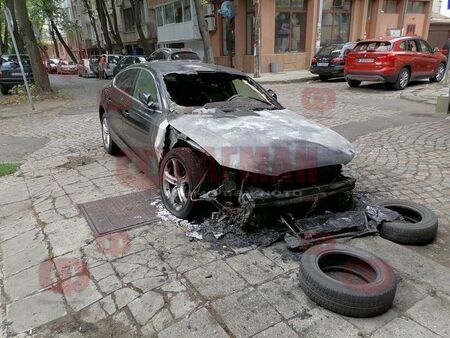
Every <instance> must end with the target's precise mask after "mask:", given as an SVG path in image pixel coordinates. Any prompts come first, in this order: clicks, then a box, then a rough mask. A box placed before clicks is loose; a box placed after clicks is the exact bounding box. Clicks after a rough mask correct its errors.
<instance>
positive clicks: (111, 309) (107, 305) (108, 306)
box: [99, 295, 117, 315]
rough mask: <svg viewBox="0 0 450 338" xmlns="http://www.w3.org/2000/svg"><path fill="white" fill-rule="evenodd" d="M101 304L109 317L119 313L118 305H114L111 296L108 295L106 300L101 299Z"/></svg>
mask: <svg viewBox="0 0 450 338" xmlns="http://www.w3.org/2000/svg"><path fill="white" fill-rule="evenodd" d="M99 304H100V305H101V307H102V308H103V310H105V312H106V313H107V314H108V315H112V314H114V313H115V312H116V311H117V307H116V304H115V303H114V300H113V299H112V296H111V295H108V296H106V297H105V298H102V299H100V300H99Z"/></svg>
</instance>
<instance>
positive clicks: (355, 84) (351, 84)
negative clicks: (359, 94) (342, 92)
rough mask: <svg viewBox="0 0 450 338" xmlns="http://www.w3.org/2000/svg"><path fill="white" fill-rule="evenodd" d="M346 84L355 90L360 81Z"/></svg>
mask: <svg viewBox="0 0 450 338" xmlns="http://www.w3.org/2000/svg"><path fill="white" fill-rule="evenodd" d="M347 84H348V85H349V86H350V87H352V88H356V87H359V85H360V84H361V81H359V80H347Z"/></svg>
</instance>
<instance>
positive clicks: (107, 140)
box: [102, 117, 111, 148]
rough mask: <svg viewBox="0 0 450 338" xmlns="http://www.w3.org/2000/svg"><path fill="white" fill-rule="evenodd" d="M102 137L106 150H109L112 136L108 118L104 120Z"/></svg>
mask: <svg viewBox="0 0 450 338" xmlns="http://www.w3.org/2000/svg"><path fill="white" fill-rule="evenodd" d="M102 137H103V144H104V145H105V148H109V145H110V143H111V135H110V133H109V125H108V121H107V120H106V117H103V119H102Z"/></svg>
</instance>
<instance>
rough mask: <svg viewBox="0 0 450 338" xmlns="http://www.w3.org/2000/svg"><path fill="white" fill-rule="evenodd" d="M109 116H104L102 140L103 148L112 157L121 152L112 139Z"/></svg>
mask: <svg viewBox="0 0 450 338" xmlns="http://www.w3.org/2000/svg"><path fill="white" fill-rule="evenodd" d="M107 117H108V114H107V113H105V114H103V115H102V139H103V147H104V148H105V150H106V152H107V153H108V154H110V155H115V154H117V153H118V152H119V147H117V145H116V144H115V143H114V141H113V140H112V138H111V129H110V127H109V123H108V118H107Z"/></svg>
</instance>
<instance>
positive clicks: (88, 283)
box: [62, 275, 102, 311]
mask: <svg viewBox="0 0 450 338" xmlns="http://www.w3.org/2000/svg"><path fill="white" fill-rule="evenodd" d="M62 290H63V292H64V297H65V298H66V301H67V304H69V306H70V307H71V308H72V309H73V310H74V311H79V310H81V309H83V308H85V307H86V306H89V305H91V304H92V303H95V302H96V301H98V300H99V299H101V298H102V295H101V293H100V292H99V291H98V290H97V288H96V287H95V284H94V282H92V280H90V279H89V276H86V275H82V276H75V277H72V278H70V279H67V280H65V281H63V282H62Z"/></svg>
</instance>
